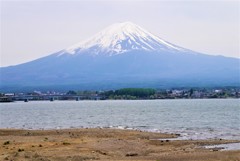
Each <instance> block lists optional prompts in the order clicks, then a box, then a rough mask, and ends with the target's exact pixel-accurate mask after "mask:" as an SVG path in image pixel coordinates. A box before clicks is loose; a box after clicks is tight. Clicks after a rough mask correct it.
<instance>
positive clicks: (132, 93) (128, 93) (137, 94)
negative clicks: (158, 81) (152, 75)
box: [103, 88, 156, 99]
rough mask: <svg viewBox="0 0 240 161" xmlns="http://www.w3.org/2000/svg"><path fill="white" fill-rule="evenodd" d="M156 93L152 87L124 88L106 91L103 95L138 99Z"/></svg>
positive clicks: (113, 97) (110, 97)
mask: <svg viewBox="0 0 240 161" xmlns="http://www.w3.org/2000/svg"><path fill="white" fill-rule="evenodd" d="M155 93H156V90H155V89H151V88H123V89H118V90H115V91H113V90H111V91H106V92H104V93H103V95H104V96H106V97H107V98H109V99H121V98H122V99H137V98H149V97H150V96H152V95H154V94H155Z"/></svg>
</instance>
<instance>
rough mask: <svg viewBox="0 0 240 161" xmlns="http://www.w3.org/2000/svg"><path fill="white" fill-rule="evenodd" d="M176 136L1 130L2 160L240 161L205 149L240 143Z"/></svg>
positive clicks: (239, 154)
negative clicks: (184, 138) (206, 146)
mask: <svg viewBox="0 0 240 161" xmlns="http://www.w3.org/2000/svg"><path fill="white" fill-rule="evenodd" d="M175 137H177V135H176V134H161V133H150V132H142V131H133V130H117V129H64V130H16V129H1V130H0V160H3V161H4V160H12V161H22V160H27V161H28V160H31V161H84V160H135V161H137V160H153V161H156V160H158V161H188V160H189V161H190V160H191V161H200V160H201V161H202V160H207V161H240V150H233V151H220V149H217V148H213V149H205V148H203V146H205V145H214V144H223V143H233V142H239V141H233V140H219V139H218V140H185V141H184V140H181V141H180V140H171V139H170V138H175ZM158 139H163V140H158Z"/></svg>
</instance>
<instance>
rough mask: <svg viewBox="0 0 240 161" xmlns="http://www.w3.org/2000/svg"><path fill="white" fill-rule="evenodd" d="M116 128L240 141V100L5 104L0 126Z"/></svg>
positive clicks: (184, 136)
mask: <svg viewBox="0 0 240 161" xmlns="http://www.w3.org/2000/svg"><path fill="white" fill-rule="evenodd" d="M82 127H110V128H127V129H141V130H147V131H157V132H167V133H179V134H181V138H182V139H206V138H223V139H238V140H240V100H239V99H212V100H210V99H208V100H200V99H199V100H196V99H194V100H139V101H127V100H123V101H54V102H50V101H42V102H33V101H32V102H27V103H25V102H14V103H1V104H0V128H24V129H55V128H58V129H59V128H82Z"/></svg>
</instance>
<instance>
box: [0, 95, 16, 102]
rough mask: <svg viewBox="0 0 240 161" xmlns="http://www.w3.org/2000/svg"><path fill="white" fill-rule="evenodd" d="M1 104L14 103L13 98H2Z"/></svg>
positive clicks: (0, 98)
mask: <svg viewBox="0 0 240 161" xmlns="http://www.w3.org/2000/svg"><path fill="white" fill-rule="evenodd" d="M0 102H13V100H12V98H11V97H6V96H4V97H0Z"/></svg>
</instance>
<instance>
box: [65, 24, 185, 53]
mask: <svg viewBox="0 0 240 161" xmlns="http://www.w3.org/2000/svg"><path fill="white" fill-rule="evenodd" d="M132 50H145V51H163V50H171V51H183V50H185V49H183V48H180V47H177V46H175V45H173V44H171V43H168V42H166V41H164V40H162V39H160V38H158V37H157V36H154V35H153V34H151V33H150V32H148V31H146V30H144V29H143V28H141V27H140V26H138V25H136V24H134V23H132V22H124V23H116V24H113V25H111V26H109V27H107V28H106V29H104V30H103V31H101V32H99V33H97V34H96V35H95V36H93V37H92V38H90V39H88V40H86V41H83V42H80V43H78V44H76V45H73V46H71V47H69V48H67V49H65V50H64V52H67V53H69V54H77V53H82V52H86V51H87V52H91V53H93V54H99V53H103V54H109V55H115V54H121V53H125V52H127V51H132Z"/></svg>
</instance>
